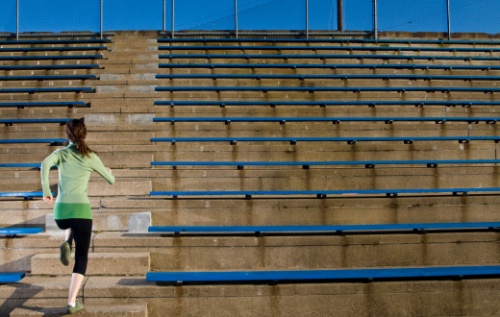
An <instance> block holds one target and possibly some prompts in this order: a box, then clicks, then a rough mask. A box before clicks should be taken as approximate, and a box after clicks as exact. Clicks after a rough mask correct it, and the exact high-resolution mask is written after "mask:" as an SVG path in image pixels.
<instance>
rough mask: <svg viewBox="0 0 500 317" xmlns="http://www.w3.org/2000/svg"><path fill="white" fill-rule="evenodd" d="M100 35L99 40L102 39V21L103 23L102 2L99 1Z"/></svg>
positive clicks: (102, 0)
mask: <svg viewBox="0 0 500 317" xmlns="http://www.w3.org/2000/svg"><path fill="white" fill-rule="evenodd" d="M100 3H101V5H100V11H101V12H100V33H101V39H102V21H103V11H104V8H103V7H104V0H101V1H100Z"/></svg>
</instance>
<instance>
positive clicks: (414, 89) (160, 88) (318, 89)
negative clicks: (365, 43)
mask: <svg viewBox="0 0 500 317" xmlns="http://www.w3.org/2000/svg"><path fill="white" fill-rule="evenodd" d="M155 91H169V92H176V91H202V92H205V91H215V92H223V91H225V92H226V91H259V92H270V91H305V92H310V93H314V92H354V93H361V92H379V91H381V92H398V93H403V92H442V93H450V92H471V93H472V92H482V93H496V92H500V88H498V87H456V86H444V87H433V86H428V87H415V86H405V87H370V86H364V87H345V86H342V87H339V86H331V87H324V86H323V87H317V86H314V87H304V86H157V87H155ZM0 92H1V90H0Z"/></svg>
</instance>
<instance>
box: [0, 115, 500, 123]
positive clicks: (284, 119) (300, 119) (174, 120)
mask: <svg viewBox="0 0 500 317" xmlns="http://www.w3.org/2000/svg"><path fill="white" fill-rule="evenodd" d="M499 120H500V118H499V117H222V118H221V117H182V118H173V117H168V118H165V117H158V118H153V122H169V123H171V124H175V123H177V122H224V123H225V124H230V123H231V122H277V123H280V124H285V123H287V122H332V123H334V124H338V123H341V122H384V123H386V124H391V123H393V122H434V123H437V124H443V123H446V122H467V123H479V122H485V123H488V124H495V123H496V122H497V121H499ZM0 122H1V121H0Z"/></svg>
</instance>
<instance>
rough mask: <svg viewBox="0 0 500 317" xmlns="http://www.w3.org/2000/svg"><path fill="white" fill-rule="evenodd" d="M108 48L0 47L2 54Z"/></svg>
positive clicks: (102, 49)
mask: <svg viewBox="0 0 500 317" xmlns="http://www.w3.org/2000/svg"><path fill="white" fill-rule="evenodd" d="M107 50H108V47H107V46H103V45H98V46H95V45H94V46H43V47H0V52H2V53H15V52H22V53H27V52H78V51H107Z"/></svg>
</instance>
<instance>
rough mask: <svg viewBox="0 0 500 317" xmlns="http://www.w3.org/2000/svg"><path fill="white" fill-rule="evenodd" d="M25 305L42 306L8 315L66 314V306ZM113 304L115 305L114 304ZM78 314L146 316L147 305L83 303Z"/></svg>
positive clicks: (13, 316)
mask: <svg viewBox="0 0 500 317" xmlns="http://www.w3.org/2000/svg"><path fill="white" fill-rule="evenodd" d="M26 305H27V306H28V307H29V306H30V305H40V306H42V307H34V308H16V309H14V311H12V312H11V313H10V314H9V316H10V317H21V316H27V317H39V316H40V317H41V316H47V317H50V316H52V317H56V316H62V315H65V314H66V307H60V306H55V307H47V306H45V305H44V303H43V302H41V301H28V302H27V303H26ZM114 305H115V306H114ZM78 316H81V317H101V316H106V317H147V316H148V312H147V305H127V304H124V305H117V304H115V303H113V304H110V305H96V306H87V305H85V309H84V310H83V311H81V312H79V313H78Z"/></svg>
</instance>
